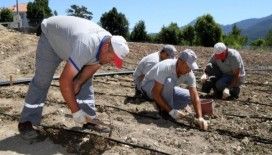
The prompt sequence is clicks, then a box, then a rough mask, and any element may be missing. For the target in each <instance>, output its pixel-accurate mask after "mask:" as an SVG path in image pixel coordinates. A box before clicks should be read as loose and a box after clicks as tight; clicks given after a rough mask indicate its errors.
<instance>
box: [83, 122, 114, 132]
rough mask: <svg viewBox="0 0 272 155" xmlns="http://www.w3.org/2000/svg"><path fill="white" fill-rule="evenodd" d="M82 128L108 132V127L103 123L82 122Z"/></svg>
mask: <svg viewBox="0 0 272 155" xmlns="http://www.w3.org/2000/svg"><path fill="white" fill-rule="evenodd" d="M82 128H83V129H84V130H85V129H88V130H93V131H97V132H103V133H109V132H110V128H109V127H108V126H106V125H103V124H93V123H86V124H83V126H82Z"/></svg>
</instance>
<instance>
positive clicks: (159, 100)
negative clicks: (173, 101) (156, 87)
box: [153, 94, 172, 112]
mask: <svg viewBox="0 0 272 155" xmlns="http://www.w3.org/2000/svg"><path fill="white" fill-rule="evenodd" d="M153 96H154V100H155V102H156V103H157V104H158V106H159V107H160V108H162V109H163V110H164V111H166V112H170V111H171V109H172V108H171V107H170V106H169V105H168V104H167V102H166V101H165V99H164V98H163V97H162V96H161V95H159V94H158V95H155V94H153Z"/></svg>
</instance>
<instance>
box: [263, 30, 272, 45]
mask: <svg viewBox="0 0 272 155" xmlns="http://www.w3.org/2000/svg"><path fill="white" fill-rule="evenodd" d="M265 42H266V46H272V29H271V30H270V31H269V32H268V33H267V35H266V36H265Z"/></svg>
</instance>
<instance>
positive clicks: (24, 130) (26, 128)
mask: <svg viewBox="0 0 272 155" xmlns="http://www.w3.org/2000/svg"><path fill="white" fill-rule="evenodd" d="M18 130H19V132H20V135H21V137H22V138H23V139H25V140H32V139H36V138H38V136H39V134H38V133H37V131H36V130H35V129H34V128H33V126H32V123H31V122H30V121H26V122H24V123H21V122H20V123H19V124H18Z"/></svg>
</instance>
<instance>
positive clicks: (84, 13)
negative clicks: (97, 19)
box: [66, 4, 93, 20]
mask: <svg viewBox="0 0 272 155" xmlns="http://www.w3.org/2000/svg"><path fill="white" fill-rule="evenodd" d="M66 12H67V15H68V16H76V17H81V18H85V19H89V20H91V19H92V18H93V17H92V15H93V13H92V12H91V11H88V9H87V8H86V7H85V6H77V5H75V4H74V5H71V8H70V9H67V11H66Z"/></svg>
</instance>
